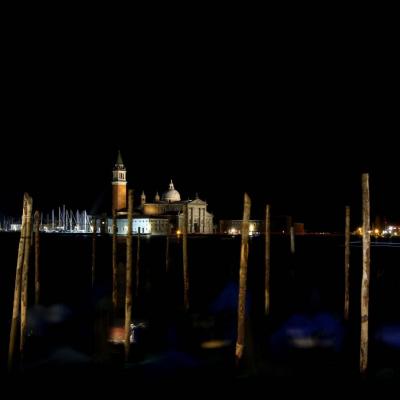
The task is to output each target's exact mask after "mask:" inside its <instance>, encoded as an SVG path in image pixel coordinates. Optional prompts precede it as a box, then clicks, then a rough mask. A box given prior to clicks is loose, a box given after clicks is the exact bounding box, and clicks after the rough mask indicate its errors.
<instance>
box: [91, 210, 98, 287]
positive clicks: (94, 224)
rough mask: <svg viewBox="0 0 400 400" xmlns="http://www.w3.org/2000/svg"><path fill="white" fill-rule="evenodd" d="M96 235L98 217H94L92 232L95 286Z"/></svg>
mask: <svg viewBox="0 0 400 400" xmlns="http://www.w3.org/2000/svg"><path fill="white" fill-rule="evenodd" d="M96 236H97V218H96V217H94V221H93V234H92V287H94V279H95V273H96Z"/></svg>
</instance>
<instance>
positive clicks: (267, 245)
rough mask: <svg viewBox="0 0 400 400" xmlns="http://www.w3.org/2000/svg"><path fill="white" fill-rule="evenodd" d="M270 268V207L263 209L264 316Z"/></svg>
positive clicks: (266, 306) (268, 291)
mask: <svg viewBox="0 0 400 400" xmlns="http://www.w3.org/2000/svg"><path fill="white" fill-rule="evenodd" d="M270 268H271V207H270V205H269V204H267V206H266V208H265V314H266V315H268V314H269V311H270V287H269V280H270Z"/></svg>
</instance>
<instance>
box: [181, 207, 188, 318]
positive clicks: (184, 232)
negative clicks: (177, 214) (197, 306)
mask: <svg viewBox="0 0 400 400" xmlns="http://www.w3.org/2000/svg"><path fill="white" fill-rule="evenodd" d="M187 227H188V205H187V204H185V206H184V207H183V227H182V247H183V249H182V250H183V251H182V254H183V304H184V307H185V310H188V309H189V267H188V254H187Z"/></svg>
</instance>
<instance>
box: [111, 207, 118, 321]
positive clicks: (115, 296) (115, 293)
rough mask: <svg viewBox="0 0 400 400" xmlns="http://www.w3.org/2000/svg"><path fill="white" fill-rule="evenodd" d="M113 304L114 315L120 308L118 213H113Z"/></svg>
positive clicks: (114, 211)
mask: <svg viewBox="0 0 400 400" xmlns="http://www.w3.org/2000/svg"><path fill="white" fill-rule="evenodd" d="M112 218H113V220H112V304H113V313H114V315H115V314H116V312H117V306H118V279H117V212H116V210H113V211H112Z"/></svg>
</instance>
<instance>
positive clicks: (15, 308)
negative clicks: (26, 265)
mask: <svg viewBox="0 0 400 400" xmlns="http://www.w3.org/2000/svg"><path fill="white" fill-rule="evenodd" d="M28 197H29V196H28V194H27V193H24V203H23V208H22V209H23V211H22V223H21V236H20V239H19V245H18V258H17V269H16V273H15V287H14V302H13V314H12V320H11V331H10V342H9V347H8V369H9V370H11V369H12V366H13V360H14V349H15V339H16V337H17V326H18V317H19V311H20V302H21V278H22V264H23V260H24V248H25V237H26V216H27V207H28Z"/></svg>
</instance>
